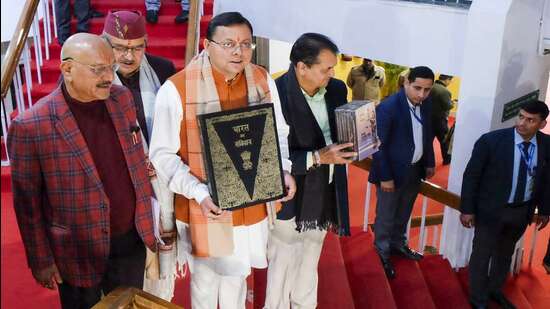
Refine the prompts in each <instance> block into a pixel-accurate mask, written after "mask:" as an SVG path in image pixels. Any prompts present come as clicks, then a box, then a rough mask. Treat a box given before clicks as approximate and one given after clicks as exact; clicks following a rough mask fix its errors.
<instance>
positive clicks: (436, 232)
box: [432, 225, 439, 248]
mask: <svg viewBox="0 0 550 309" xmlns="http://www.w3.org/2000/svg"><path fill="white" fill-rule="evenodd" d="M433 235H434V236H433V238H432V247H434V248H437V238H438V237H439V227H438V226H437V225H434V226H433Z"/></svg>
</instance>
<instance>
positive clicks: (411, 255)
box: [391, 246, 424, 261]
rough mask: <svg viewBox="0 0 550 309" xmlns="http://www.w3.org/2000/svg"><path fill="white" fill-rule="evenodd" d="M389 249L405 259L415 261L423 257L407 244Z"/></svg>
mask: <svg viewBox="0 0 550 309" xmlns="http://www.w3.org/2000/svg"><path fill="white" fill-rule="evenodd" d="M391 251H392V253H395V254H399V255H401V256H403V257H405V258H407V259H410V260H415V261H418V260H421V259H422V258H423V257H424V256H423V255H422V254H420V253H418V252H416V251H414V250H412V249H411V248H409V247H407V246H403V247H400V248H392V249H391Z"/></svg>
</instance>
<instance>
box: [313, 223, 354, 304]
mask: <svg viewBox="0 0 550 309" xmlns="http://www.w3.org/2000/svg"><path fill="white" fill-rule="evenodd" d="M317 295H318V296H317V300H318V304H319V305H318V306H317V308H319V309H333V308H339V309H354V308H356V307H355V305H354V301H353V296H352V291H351V287H350V282H349V280H348V276H347V273H346V267H345V264H344V259H343V256H342V248H341V245H340V241H339V240H338V236H336V235H335V234H333V233H327V237H326V238H325V242H324V244H323V251H322V252H321V258H320V260H319V288H318V293H317ZM335 295H337V296H335Z"/></svg>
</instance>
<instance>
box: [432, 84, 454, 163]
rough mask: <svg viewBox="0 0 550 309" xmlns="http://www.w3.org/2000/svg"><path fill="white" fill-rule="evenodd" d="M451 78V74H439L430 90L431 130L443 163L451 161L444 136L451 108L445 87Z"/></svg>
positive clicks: (447, 142)
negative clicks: (439, 147) (437, 143)
mask: <svg viewBox="0 0 550 309" xmlns="http://www.w3.org/2000/svg"><path fill="white" fill-rule="evenodd" d="M452 80H453V77H452V76H449V75H445V74H440V75H439V78H438V79H437V80H436V81H435V83H434V86H433V88H432V91H431V92H430V98H431V100H432V132H433V136H434V138H437V140H438V141H439V145H440V146H441V156H442V157H443V165H448V164H449V163H451V155H450V154H449V141H448V140H447V139H446V138H445V137H446V136H447V133H448V132H449V124H448V122H449V112H450V111H451V109H452V108H453V102H452V98H451V92H450V91H449V89H447V86H449V84H450V83H451V81H452Z"/></svg>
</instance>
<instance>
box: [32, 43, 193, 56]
mask: <svg viewBox="0 0 550 309" xmlns="http://www.w3.org/2000/svg"><path fill="white" fill-rule="evenodd" d="M203 40H204V37H201V38H200V39H199V48H200V49H202V46H203ZM186 44H187V38H186V37H178V38H172V39H166V38H149V39H148V41H147V48H146V51H147V53H149V54H152V55H155V56H160V57H165V58H168V59H185V46H186ZM34 54H35V53H34V47H33V48H31V59H32V60H33V61H34V60H35V56H34ZM60 54H61V46H60V45H59V44H58V43H57V41H55V42H54V43H52V44H51V45H50V59H59V56H60ZM45 55H46V53H45V51H44V45H42V56H43V57H44V59H45Z"/></svg>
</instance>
